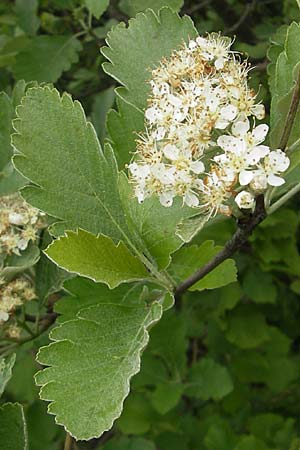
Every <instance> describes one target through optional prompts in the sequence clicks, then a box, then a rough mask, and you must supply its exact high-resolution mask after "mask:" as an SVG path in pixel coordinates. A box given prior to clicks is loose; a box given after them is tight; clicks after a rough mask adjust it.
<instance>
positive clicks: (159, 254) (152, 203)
mask: <svg viewBox="0 0 300 450" xmlns="http://www.w3.org/2000/svg"><path fill="white" fill-rule="evenodd" d="M120 192H121V197H122V201H123V207H124V210H125V211H126V216H127V219H129V218H130V219H131V221H132V223H134V225H135V227H136V229H137V231H138V233H139V235H140V236H142V237H143V241H144V242H145V244H146V246H147V249H148V250H149V252H150V253H151V255H152V256H154V258H155V261H156V262H157V264H158V267H159V268H160V269H165V268H166V267H167V266H168V265H169V264H170V261H171V258H170V255H171V254H172V253H174V252H175V251H176V250H177V249H178V248H179V247H181V246H182V244H183V242H182V240H181V239H180V238H179V237H178V236H176V234H175V231H176V227H177V225H178V223H179V222H181V221H182V220H183V219H184V218H185V217H189V216H190V215H191V214H193V213H194V210H193V209H192V208H188V207H186V206H185V207H183V206H182V201H181V199H179V198H177V199H176V200H175V201H174V203H173V205H172V208H165V207H164V206H162V205H161V204H160V202H159V201H158V199H156V198H150V199H146V200H145V201H144V202H143V203H142V204H140V203H138V201H137V199H136V198H132V196H133V194H132V190H131V187H130V184H129V183H128V181H127V178H126V177H125V176H122V177H120Z"/></svg>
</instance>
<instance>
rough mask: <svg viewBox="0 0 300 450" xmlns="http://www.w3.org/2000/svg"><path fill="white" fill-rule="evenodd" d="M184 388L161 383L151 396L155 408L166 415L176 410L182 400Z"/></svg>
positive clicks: (174, 384)
mask: <svg viewBox="0 0 300 450" xmlns="http://www.w3.org/2000/svg"><path fill="white" fill-rule="evenodd" d="M182 393H183V386H182V385H181V384H176V383H160V384H158V385H157V386H156V388H155V391H154V392H153V394H152V396H151V402H152V405H153V407H154V408H155V409H156V411H157V412H159V413H160V414H166V413H167V412H169V411H170V410H171V409H173V408H175V406H176V405H177V404H178V402H179V400H180V399H181V395H182Z"/></svg>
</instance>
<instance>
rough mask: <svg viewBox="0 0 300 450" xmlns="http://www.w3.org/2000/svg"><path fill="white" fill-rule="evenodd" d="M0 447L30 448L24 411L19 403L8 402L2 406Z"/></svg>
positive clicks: (24, 449)
mask: <svg viewBox="0 0 300 450" xmlns="http://www.w3.org/2000/svg"><path fill="white" fill-rule="evenodd" d="M0 448H1V449H3V450H28V438H27V428H26V422H25V416H24V411H23V407H22V405H20V404H18V403H6V404H4V405H3V406H1V407H0Z"/></svg>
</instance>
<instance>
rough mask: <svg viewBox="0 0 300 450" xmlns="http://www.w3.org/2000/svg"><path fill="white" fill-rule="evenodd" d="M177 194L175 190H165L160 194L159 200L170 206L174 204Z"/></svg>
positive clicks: (163, 204)
mask: <svg viewBox="0 0 300 450" xmlns="http://www.w3.org/2000/svg"><path fill="white" fill-rule="evenodd" d="M175 195H176V194H175V192H174V191H167V192H164V193H162V194H160V195H159V201H160V203H161V204H162V206H166V207H167V208H168V207H169V206H172V204H173V199H174V197H175Z"/></svg>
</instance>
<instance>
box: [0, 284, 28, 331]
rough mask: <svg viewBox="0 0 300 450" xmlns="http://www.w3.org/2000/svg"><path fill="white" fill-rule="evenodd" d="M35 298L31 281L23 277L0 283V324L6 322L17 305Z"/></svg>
mask: <svg viewBox="0 0 300 450" xmlns="http://www.w3.org/2000/svg"><path fill="white" fill-rule="evenodd" d="M35 298H36V295H35V292H34V289H33V287H32V285H31V283H30V282H29V281H28V280H27V279H25V278H16V279H15V280H13V281H10V282H8V283H6V282H2V284H1V285H0V324H1V322H2V323H3V322H7V321H8V319H9V317H10V315H11V314H12V313H13V312H14V311H15V309H16V308H17V307H18V306H21V305H23V304H24V303H25V302H28V301H30V300H33V299H35Z"/></svg>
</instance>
